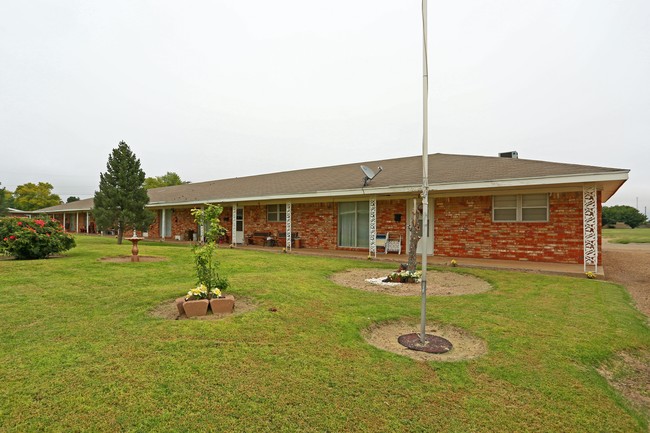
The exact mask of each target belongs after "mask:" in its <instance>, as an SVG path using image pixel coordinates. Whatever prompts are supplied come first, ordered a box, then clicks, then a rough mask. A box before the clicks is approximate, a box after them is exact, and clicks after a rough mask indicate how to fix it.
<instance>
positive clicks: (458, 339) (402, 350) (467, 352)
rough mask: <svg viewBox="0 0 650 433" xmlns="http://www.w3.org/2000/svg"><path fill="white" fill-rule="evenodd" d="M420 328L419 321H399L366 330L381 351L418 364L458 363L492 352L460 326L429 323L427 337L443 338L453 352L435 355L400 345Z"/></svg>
mask: <svg viewBox="0 0 650 433" xmlns="http://www.w3.org/2000/svg"><path fill="white" fill-rule="evenodd" d="M419 329H420V323H419V322H418V321H411V320H409V319H403V320H398V321H391V322H384V323H376V324H373V325H370V326H369V327H368V328H366V329H365V330H363V331H362V336H363V338H364V339H365V340H366V342H367V343H368V344H370V345H372V346H374V347H376V348H378V349H381V350H386V351H388V352H392V353H396V354H398V355H403V356H407V357H409V358H413V359H416V360H418V361H442V362H457V361H466V360H469V359H474V358H478V357H479V356H483V355H485V354H486V353H487V352H488V346H487V343H486V342H485V340H483V339H481V338H479V337H477V336H475V335H473V334H472V333H471V332H469V331H467V330H465V329H463V328H459V327H457V326H452V325H446V324H441V323H435V322H429V323H427V324H426V335H429V334H430V335H432V336H436V337H441V338H443V339H445V340H447V341H448V342H449V343H450V345H451V349H450V350H448V351H446V352H442V353H431V352H426V351H421V350H411V349H409V348H407V347H405V346H403V345H402V344H400V343H399V341H398V339H399V337H400V336H403V335H409V334H414V335H416V337H415V338H416V339H417V340H419V337H418V335H419V334H417V332H418V331H419Z"/></svg>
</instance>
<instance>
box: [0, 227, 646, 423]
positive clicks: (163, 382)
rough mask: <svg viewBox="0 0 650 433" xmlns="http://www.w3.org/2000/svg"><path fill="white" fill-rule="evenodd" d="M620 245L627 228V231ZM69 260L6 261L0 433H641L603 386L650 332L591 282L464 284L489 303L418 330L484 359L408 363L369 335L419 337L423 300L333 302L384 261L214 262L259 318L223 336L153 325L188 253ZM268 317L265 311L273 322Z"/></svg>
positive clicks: (121, 249) (217, 324) (145, 247)
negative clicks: (473, 339)
mask: <svg viewBox="0 0 650 433" xmlns="http://www.w3.org/2000/svg"><path fill="white" fill-rule="evenodd" d="M628 231H629V230H628ZM77 245H78V246H77V248H75V249H73V250H71V251H70V252H68V253H67V254H66V256H65V257H63V258H54V259H48V260H41V261H14V260H10V261H0V311H1V312H2V315H1V316H0V332H1V333H2V338H0V384H1V385H0V431H2V432H31V431H65V432H68V431H93V432H115V431H142V432H158V431H169V432H195V431H226V432H239V431H269V432H282V431H287V432H292V431H307V432H311V431H314V432H326V431H327V432H342V431H367V432H394V431H398V432H430V431H445V432H470V431H471V432H526V431H536V432H594V431H602V432H642V431H647V421H646V420H645V418H644V417H643V415H642V414H640V413H638V412H636V411H635V410H634V409H632V408H631V406H630V405H628V404H627V402H626V401H625V400H624V399H623V398H622V397H620V395H619V394H618V393H617V392H616V391H614V390H613V389H612V388H611V387H609V385H608V384H607V382H606V381H605V380H604V379H603V378H602V377H601V376H600V375H599V374H598V373H597V371H596V368H597V367H598V366H599V365H600V364H601V363H603V362H607V361H608V360H609V359H611V358H613V356H614V354H615V353H616V352H619V351H622V350H626V351H632V352H634V351H636V350H647V349H648V348H650V331H649V329H648V326H647V325H646V321H645V318H644V317H642V315H641V314H640V313H638V312H637V311H636V310H634V309H633V308H632V307H631V306H630V302H631V301H630V297H629V296H628V295H627V293H626V292H625V290H624V289H622V288H621V287H619V286H616V285H614V284H609V283H606V282H603V281H598V280H587V279H576V278H567V277H557V276H542V275H532V274H522V273H515V272H506V271H480V270H471V271H466V270H465V271H464V270H463V269H459V270H455V271H459V272H471V273H472V274H473V275H476V276H479V277H481V278H484V279H486V280H488V281H490V282H491V283H492V284H493V285H494V287H495V289H494V290H492V291H489V292H486V293H483V294H479V295H467V296H457V297H437V298H432V299H430V300H429V301H428V303H427V307H428V318H429V320H431V321H439V322H444V323H448V324H453V325H456V326H459V327H462V328H464V329H466V330H468V331H470V332H471V333H473V334H475V335H476V336H479V337H481V338H483V339H484V340H485V341H486V342H487V344H488V347H489V352H488V354H487V355H485V356H483V357H481V358H477V359H475V360H472V361H467V362H459V363H441V362H429V363H423V362H417V361H413V360H411V359H409V358H406V357H402V356H399V355H395V354H392V353H389V352H384V351H381V350H379V349H376V348H374V347H372V346H370V345H368V344H367V343H366V342H365V341H364V340H363V338H362V337H361V336H360V333H361V331H362V330H363V329H365V328H366V327H368V326H369V325H370V324H372V323H377V322H383V321H389V320H394V319H400V318H412V319H413V320H414V321H417V318H418V317H419V313H420V299H419V297H406V298H404V297H390V296H386V295H380V294H376V293H369V292H364V291H359V290H355V289H350V288H345V287H339V286H336V285H335V284H333V283H331V282H330V281H329V280H328V278H327V277H328V275H330V274H332V273H333V272H337V271H340V270H343V269H347V268H351V267H363V266H373V267H374V266H378V265H377V263H370V262H366V261H351V260H342V259H328V258H318V257H307V256H298V255H289V254H270V253H262V252H252V251H238V250H231V249H223V250H220V256H221V263H222V269H223V271H224V273H225V274H227V275H228V276H229V278H230V280H231V283H232V289H231V290H230V291H229V293H231V294H234V295H235V296H240V297H242V296H243V297H247V298H249V299H251V300H254V301H255V302H256V303H257V304H258V308H257V309H256V310H253V311H251V312H249V313H246V314H242V315H238V316H233V317H229V318H227V319H225V320H220V321H201V320H177V321H173V320H163V319H158V318H154V317H152V316H151V315H150V314H149V312H150V311H151V310H152V309H154V308H155V307H156V306H158V305H159V304H160V303H161V302H163V301H166V300H171V299H173V298H176V297H178V296H181V295H182V294H184V293H185V292H186V291H187V290H188V289H189V288H190V287H191V286H192V284H193V282H194V278H193V268H192V261H191V255H190V250H189V247H188V246H177V245H175V246H168V245H164V244H158V243H142V244H141V248H140V253H141V254H143V255H156V256H165V257H167V258H168V259H169V260H168V261H164V262H156V263H138V264H131V263H121V264H120V263H106V262H99V261H98V260H97V259H98V258H100V257H105V256H116V255H127V254H129V252H130V248H131V245H130V243H128V242H125V244H124V245H122V246H118V245H115V240H114V239H112V238H99V237H85V236H78V237H77ZM270 307H275V308H277V312H270V311H269V308H270Z"/></svg>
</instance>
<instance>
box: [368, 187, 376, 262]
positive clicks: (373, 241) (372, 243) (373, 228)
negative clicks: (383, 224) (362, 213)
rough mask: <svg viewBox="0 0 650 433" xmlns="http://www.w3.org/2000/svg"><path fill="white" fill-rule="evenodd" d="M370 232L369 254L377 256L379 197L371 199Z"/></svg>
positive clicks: (369, 213)
mask: <svg viewBox="0 0 650 433" xmlns="http://www.w3.org/2000/svg"><path fill="white" fill-rule="evenodd" d="M368 215H369V219H370V221H369V223H370V224H369V228H370V230H369V232H370V235H369V236H370V239H369V243H368V246H369V251H368V254H369V255H371V256H373V257H375V258H376V257H377V198H375V197H373V198H371V199H370V203H369V212H368Z"/></svg>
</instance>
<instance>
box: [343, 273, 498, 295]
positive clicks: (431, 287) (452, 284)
mask: <svg viewBox="0 0 650 433" xmlns="http://www.w3.org/2000/svg"><path fill="white" fill-rule="evenodd" d="M390 272H391V271H390V270H388V269H377V268H360V269H348V270H347V271H344V272H339V273H337V274H334V275H332V277H331V280H332V281H333V282H335V283H336V284H339V285H341V286H346V287H352V288H354V289H359V290H366V291H368V292H376V293H383V294H386V295H394V296H416V295H418V296H419V295H420V283H408V284H401V283H399V284H397V285H391V286H385V285H380V284H373V283H369V282H368V281H366V280H367V279H371V278H380V277H386V276H387V275H388V274H389V273H390ZM490 289H492V286H491V285H490V284H489V283H488V282H487V281H485V280H482V279H480V278H477V277H474V276H472V275H463V274H458V273H456V272H440V271H428V272H427V296H459V295H472V294H476V293H483V292H486V291H488V290H490Z"/></svg>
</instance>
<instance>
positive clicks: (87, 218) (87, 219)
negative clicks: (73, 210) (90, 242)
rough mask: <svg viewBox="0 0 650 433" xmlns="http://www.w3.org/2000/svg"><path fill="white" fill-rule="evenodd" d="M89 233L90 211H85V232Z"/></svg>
mask: <svg viewBox="0 0 650 433" xmlns="http://www.w3.org/2000/svg"><path fill="white" fill-rule="evenodd" d="M88 233H90V212H86V234H88Z"/></svg>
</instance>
